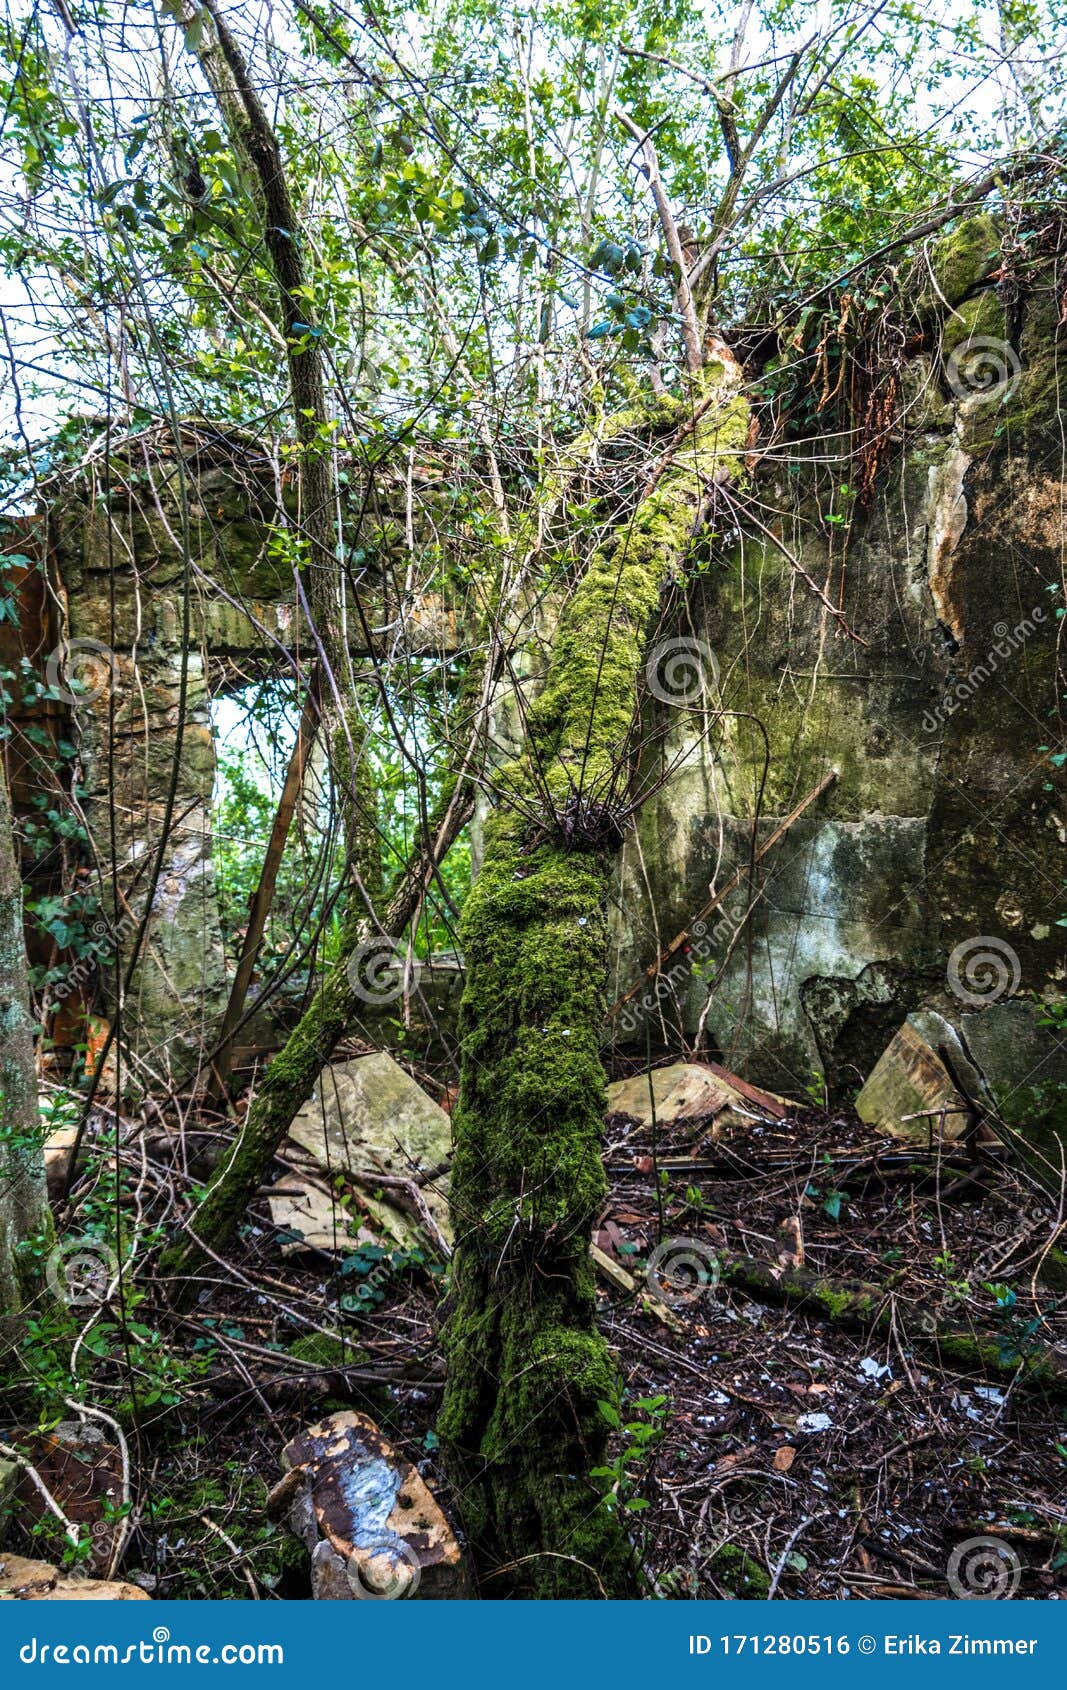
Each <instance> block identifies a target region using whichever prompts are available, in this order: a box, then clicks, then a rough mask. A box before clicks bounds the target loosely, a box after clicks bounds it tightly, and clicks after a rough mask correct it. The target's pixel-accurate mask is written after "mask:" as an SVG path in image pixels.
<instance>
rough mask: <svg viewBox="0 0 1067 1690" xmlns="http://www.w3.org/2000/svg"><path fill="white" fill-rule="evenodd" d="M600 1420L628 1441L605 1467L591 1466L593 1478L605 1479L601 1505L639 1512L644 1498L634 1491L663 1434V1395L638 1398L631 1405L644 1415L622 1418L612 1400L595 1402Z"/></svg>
mask: <svg viewBox="0 0 1067 1690" xmlns="http://www.w3.org/2000/svg"><path fill="white" fill-rule="evenodd" d="M597 1407H598V1409H599V1410H600V1416H601V1419H603V1420H606V1421H607V1423H608V1425H609V1426H610V1427H611V1429H612V1431H615V1432H622V1433H623V1434H624V1435H625V1437H626V1438H627V1439H628V1440H629V1441H628V1442H627V1443H626V1444H625V1445H624V1447H623V1448H622V1449H620V1451H619V1453H618V1455H616V1457H615V1459H614V1460H613V1461H612V1462H611V1463H610V1465H609V1466H607V1467H594V1468H593V1475H592V1476H593V1478H594V1479H603V1480H604V1481H605V1486H606V1488H605V1492H604V1505H605V1507H607V1508H610V1509H611V1510H613V1511H614V1512H626V1513H628V1514H639V1513H640V1512H641V1511H642V1510H643V1509H645V1508H647V1507H648V1499H647V1497H643V1496H639V1495H638V1494H637V1492H638V1488H639V1486H640V1484H641V1483H642V1481H643V1479H644V1478H645V1475H646V1474H647V1472H648V1469H649V1466H650V1465H651V1458H652V1453H653V1451H654V1450H655V1448H656V1445H657V1444H658V1443H659V1442H660V1441H661V1440H662V1438H663V1437H664V1435H665V1433H666V1429H667V1428H666V1421H667V1415H668V1412H669V1408H668V1402H667V1398H666V1397H665V1396H659V1397H638V1398H637V1399H636V1401H635V1402H634V1404H633V1408H634V1409H635V1410H637V1411H638V1413H640V1414H642V1415H644V1416H645V1418H644V1419H642V1420H637V1419H632V1420H626V1421H624V1420H623V1418H622V1409H621V1407H620V1406H618V1405H616V1404H615V1403H613V1402H603V1401H602V1402H598V1403H597Z"/></svg>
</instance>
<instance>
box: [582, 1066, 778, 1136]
mask: <svg viewBox="0 0 1067 1690" xmlns="http://www.w3.org/2000/svg"><path fill="white" fill-rule="evenodd" d="M790 1107H793V1108H795V1107H796V1105H792V1106H790V1105H789V1104H788V1103H787V1102H786V1100H785V1099H784V1098H780V1097H775V1096H774V1095H773V1094H772V1093H770V1092H761V1091H759V1089H758V1088H757V1087H754V1086H745V1087H744V1090H741V1089H740V1087H739V1086H737V1085H734V1084H732V1083H731V1078H730V1076H728V1075H727V1074H726V1073H725V1072H724V1071H723V1070H721V1069H720V1070H719V1071H717V1072H716V1071H715V1070H714V1069H713V1068H710V1067H707V1066H705V1065H704V1064H702V1063H697V1062H672V1063H671V1064H670V1066H669V1067H667V1068H653V1069H652V1070H651V1072H646V1073H643V1074H633V1075H631V1076H630V1078H629V1079H626V1080H616V1081H615V1082H614V1083H613V1084H612V1085H610V1086H609V1087H608V1110H609V1112H610V1113H612V1114H618V1115H628V1116H629V1117H630V1118H631V1120H634V1121H638V1122H640V1124H641V1126H643V1127H650V1126H651V1125H652V1123H653V1119H655V1121H657V1122H658V1123H659V1124H660V1125H661V1126H670V1125H673V1124H674V1123H676V1122H679V1121H687V1122H692V1123H701V1124H703V1126H704V1128H705V1131H706V1133H707V1135H708V1136H709V1137H711V1138H717V1137H718V1136H719V1135H720V1133H721V1132H722V1131H723V1129H724V1128H725V1127H726V1126H728V1125H729V1126H734V1125H737V1124H739V1123H745V1122H751V1121H756V1120H768V1119H771V1120H781V1119H782V1118H783V1116H784V1115H786V1114H787V1113H788V1111H789V1109H790Z"/></svg>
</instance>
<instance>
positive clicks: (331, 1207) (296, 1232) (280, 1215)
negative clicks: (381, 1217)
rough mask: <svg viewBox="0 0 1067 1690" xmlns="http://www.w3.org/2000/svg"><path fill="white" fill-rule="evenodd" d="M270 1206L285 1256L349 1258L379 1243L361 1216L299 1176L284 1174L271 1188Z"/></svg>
mask: <svg viewBox="0 0 1067 1690" xmlns="http://www.w3.org/2000/svg"><path fill="white" fill-rule="evenodd" d="M267 1207H268V1208H269V1210H270V1218H271V1221H272V1222H273V1224H274V1226H275V1227H277V1229H278V1231H279V1232H280V1233H283V1234H284V1235H285V1236H284V1238H283V1241H282V1246H281V1252H282V1255H283V1256H298V1255H300V1254H301V1253H302V1252H303V1251H305V1250H319V1251H323V1252H325V1253H327V1254H337V1253H340V1254H343V1255H347V1254H349V1253H350V1252H351V1251H353V1250H358V1248H359V1246H360V1245H361V1244H375V1243H377V1238H376V1236H375V1234H374V1233H373V1232H371V1231H370V1229H369V1228H368V1227H365V1226H361V1225H360V1220H359V1216H358V1215H355V1214H353V1213H352V1211H351V1209H348V1208H345V1207H344V1206H343V1205H342V1204H341V1203H340V1201H339V1200H338V1199H337V1198H336V1197H333V1196H331V1194H330V1193H329V1192H328V1191H322V1190H321V1189H320V1188H319V1187H318V1186H317V1185H314V1184H311V1183H309V1182H307V1181H305V1180H303V1179H301V1177H300V1175H299V1174H296V1173H292V1174H285V1175H283V1177H282V1178H281V1179H280V1180H278V1181H277V1183H276V1184H274V1185H272V1186H271V1189H270V1197H269V1198H268V1200H267Z"/></svg>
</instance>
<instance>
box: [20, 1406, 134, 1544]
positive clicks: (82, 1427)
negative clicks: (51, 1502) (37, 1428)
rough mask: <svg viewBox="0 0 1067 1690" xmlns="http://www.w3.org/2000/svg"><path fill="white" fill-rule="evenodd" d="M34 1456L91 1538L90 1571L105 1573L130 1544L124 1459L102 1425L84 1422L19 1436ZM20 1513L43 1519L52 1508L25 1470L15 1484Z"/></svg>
mask: <svg viewBox="0 0 1067 1690" xmlns="http://www.w3.org/2000/svg"><path fill="white" fill-rule="evenodd" d="M16 1441H17V1442H21V1443H22V1444H23V1446H24V1447H25V1448H26V1450H27V1452H28V1458H29V1460H30V1462H31V1463H32V1465H33V1468H34V1471H35V1472H36V1473H37V1475H38V1477H39V1478H40V1479H41V1480H42V1482H43V1484H44V1485H45V1486H46V1488H47V1489H48V1491H49V1493H50V1495H52V1496H53V1497H54V1498H55V1500H56V1502H57V1503H58V1504H59V1506H60V1508H61V1509H62V1510H63V1513H64V1514H65V1516H66V1518H67V1519H68V1520H69V1521H70V1522H71V1524H72V1525H74V1526H76V1527H77V1528H78V1532H79V1536H80V1537H83V1538H84V1537H87V1538H88V1544H89V1555H88V1561H87V1564H86V1570H87V1571H88V1572H89V1573H105V1572H106V1571H107V1570H108V1568H109V1567H110V1565H111V1563H112V1560H113V1558H114V1557H115V1555H116V1553H117V1551H118V1549H119V1548H120V1547H121V1543H122V1541H123V1539H124V1536H125V1532H126V1526H125V1522H124V1519H123V1518H122V1516H121V1515H120V1514H119V1512H118V1510H119V1507H120V1504H121V1503H122V1498H123V1470H122V1455H121V1453H120V1451H119V1450H118V1449H117V1448H116V1447H115V1445H114V1444H112V1443H110V1442H109V1441H108V1439H107V1437H106V1436H105V1434H104V1432H103V1431H102V1429H101V1428H100V1427H99V1426H95V1425H92V1424H91V1423H90V1422H88V1421H82V1420H61V1421H60V1422H59V1424H58V1425H56V1426H53V1427H52V1429H51V1430H50V1431H48V1432H43V1433H40V1432H33V1433H26V1434H23V1435H22V1436H21V1437H16ZM15 1499H16V1501H17V1504H18V1507H19V1510H20V1513H21V1514H23V1515H26V1516H28V1517H29V1518H31V1519H43V1518H44V1517H45V1514H46V1508H45V1504H44V1501H43V1499H42V1496H41V1493H40V1491H39V1490H38V1488H37V1486H36V1485H35V1484H34V1483H33V1480H32V1479H31V1478H30V1476H29V1474H28V1473H27V1472H25V1471H24V1470H22V1469H20V1471H19V1474H18V1478H17V1481H16V1484H15Z"/></svg>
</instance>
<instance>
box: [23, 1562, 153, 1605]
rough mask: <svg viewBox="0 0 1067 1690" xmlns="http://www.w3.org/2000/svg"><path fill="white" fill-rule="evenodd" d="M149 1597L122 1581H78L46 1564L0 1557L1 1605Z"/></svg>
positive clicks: (88, 1579) (124, 1600) (106, 1600)
mask: <svg viewBox="0 0 1067 1690" xmlns="http://www.w3.org/2000/svg"><path fill="white" fill-rule="evenodd" d="M149 1600H150V1597H149V1596H148V1595H147V1593H146V1592H145V1591H143V1590H140V1589H138V1587H137V1585H135V1584H127V1583H126V1582H125V1581H123V1580H121V1579H120V1580H112V1579H93V1578H77V1577H74V1576H72V1575H68V1574H66V1573H62V1572H60V1570H59V1568H58V1567H53V1566H52V1564H51V1562H49V1561H28V1560H26V1558H25V1557H24V1556H22V1555H0V1602H3V1601H7V1602H148V1601H149Z"/></svg>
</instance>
